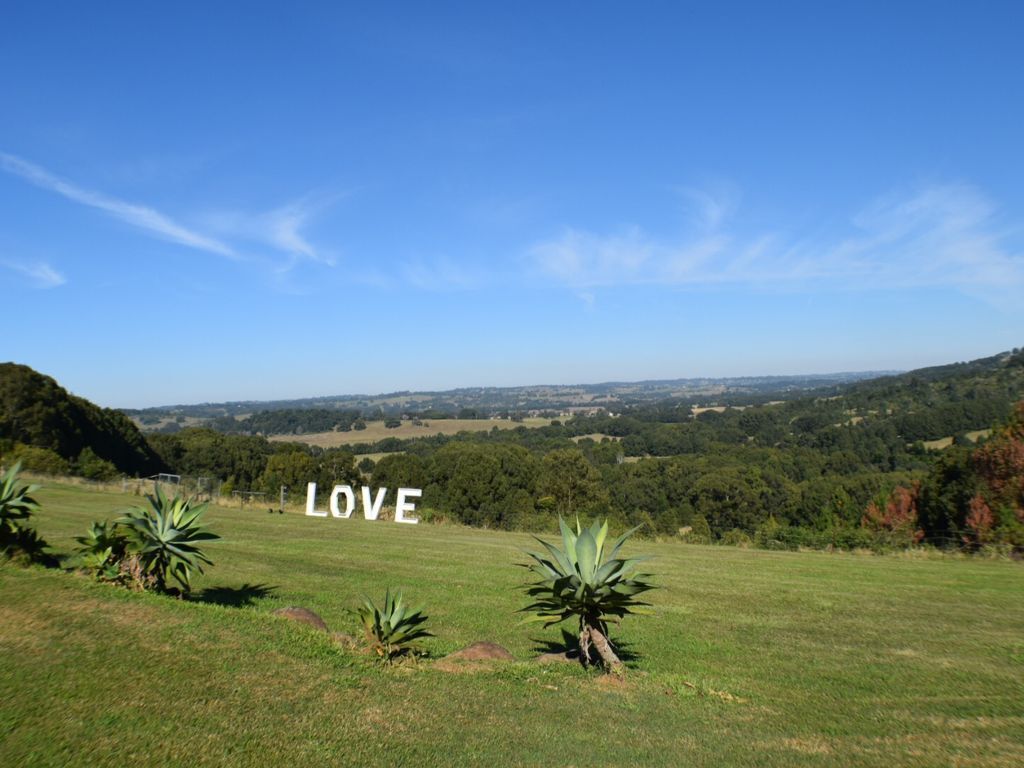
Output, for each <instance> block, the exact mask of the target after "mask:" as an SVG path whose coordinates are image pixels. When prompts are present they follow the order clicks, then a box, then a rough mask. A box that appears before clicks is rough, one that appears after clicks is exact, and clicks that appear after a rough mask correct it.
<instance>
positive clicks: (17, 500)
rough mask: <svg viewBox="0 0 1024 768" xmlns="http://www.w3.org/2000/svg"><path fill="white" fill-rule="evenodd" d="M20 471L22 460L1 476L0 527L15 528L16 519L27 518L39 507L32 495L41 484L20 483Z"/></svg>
mask: <svg viewBox="0 0 1024 768" xmlns="http://www.w3.org/2000/svg"><path fill="white" fill-rule="evenodd" d="M19 472H21V462H20V461H19V462H17V463H15V465H14V466H13V467H11V468H10V469H8V470H7V471H6V472H4V474H3V477H2V478H0V528H5V529H13V528H14V527H15V525H16V521H20V520H27V519H28V518H30V517H31V516H32V513H33V512H35V510H36V509H37V508H38V507H39V503H38V502H37V501H36V500H35V499H34V498H33V497H32V495H31V494H33V493H35V492H36V491H38V490H39V486H38V485H34V484H29V485H24V484H19V482H18V473H19Z"/></svg>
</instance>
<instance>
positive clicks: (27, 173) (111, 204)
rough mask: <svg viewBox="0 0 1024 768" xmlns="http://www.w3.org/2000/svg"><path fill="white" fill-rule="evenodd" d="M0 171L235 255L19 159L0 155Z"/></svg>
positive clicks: (170, 236)
mask: <svg viewBox="0 0 1024 768" xmlns="http://www.w3.org/2000/svg"><path fill="white" fill-rule="evenodd" d="M0 168H3V170H5V171H6V172H7V173H11V174H14V175H15V176H20V177H21V178H23V179H25V180H26V181H28V182H30V183H32V184H35V185H36V186H37V187H40V188H42V189H46V190H49V191H51V192H56V193H57V194H59V195H62V196H64V197H66V198H67V199H68V200H72V201H74V202H76V203H81V204H82V205H87V206H89V207H91V208H96V209H98V210H101V211H103V212H104V213H106V214H108V215H110V216H113V217H114V218H115V219H119V220H121V221H123V222H125V223H127V224H131V225H132V226H134V227H138V228H140V229H143V230H146V231H147V232H149V233H151V234H153V235H156V236H157V237H160V238H162V239H165V240H170V241H171V242H175V243H180V244H181V245H186V246H188V247H190V248H196V249H198V250H201V251H208V252H209V253H215V254H218V255H221V256H228V257H235V256H236V254H235V251H234V250H233V249H232V248H231V247H230V246H228V245H227V244H225V243H223V242H221V241H219V240H215V239H214V238H211V237H207V236H206V235H203V234H201V233H199V232H196V231H194V230H192V229H189V228H187V227H185V226H182V225H181V224H179V223H177V222H176V221H174V220H173V219H171V218H170V217H169V216H166V215H164V214H162V213H160V212H159V211H157V210H154V209H153V208H149V207H147V206H144V205H139V204H137V203H130V202H127V201H125V200H119V199H117V198H115V197H110V196H108V195H105V194H103V193H101V192H95V191H93V190H89V189H84V188H82V187H80V186H78V185H76V184H72V183H71V182H69V181H66V180H64V179H62V178H60V177H58V176H55V175H54V174H52V173H50V172H49V171H47V170H45V169H43V168H40V167H39V166H38V165H35V164H33V163H30V162H28V161H27V160H23V159H21V158H20V157H16V156H14V155H9V154H6V153H2V152H0Z"/></svg>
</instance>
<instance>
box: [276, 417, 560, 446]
mask: <svg viewBox="0 0 1024 768" xmlns="http://www.w3.org/2000/svg"><path fill="white" fill-rule="evenodd" d="M550 423H551V419H541V418H533V419H523V420H522V421H509V420H507V419H435V420H430V419H428V420H426V421H424V422H423V426H416V425H414V424H413V423H412V422H411V421H403V422H402V425H401V426H400V427H395V428H393V429H388V428H387V427H385V426H384V422H383V421H368V422H366V429H362V430H355V429H353V430H352V431H351V432H311V433H310V434H308V435H273V436H271V437H270V438H269V439H270V440H274V441H277V442H288V443H295V442H299V443H308V444H309V445H317V446H320V447H321V448H334V447H336V446H339V445H354V444H355V443H375V442H377V441H378V440H383V439H384V438H386V437H397V438H399V439H401V440H408V439H409V438H411V437H432V436H433V435H438V434H440V435H454V434H457V433H459V432H489V431H490V430H492V429H495V428H497V429H515V428H516V427H546V426H548V425H549V424H550Z"/></svg>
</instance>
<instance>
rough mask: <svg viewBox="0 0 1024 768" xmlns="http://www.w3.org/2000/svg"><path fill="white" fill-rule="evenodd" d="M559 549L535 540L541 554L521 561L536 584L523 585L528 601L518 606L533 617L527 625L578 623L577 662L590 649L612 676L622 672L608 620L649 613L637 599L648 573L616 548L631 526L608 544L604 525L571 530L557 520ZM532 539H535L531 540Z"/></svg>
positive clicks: (644, 588) (587, 656) (635, 559)
mask: <svg viewBox="0 0 1024 768" xmlns="http://www.w3.org/2000/svg"><path fill="white" fill-rule="evenodd" d="M558 525H559V527H560V528H561V531H562V549H559V548H558V547H556V546H555V545H554V544H549V543H548V542H546V541H544V540H542V539H537V541H539V542H540V543H541V544H542V545H543V546H544V549H545V551H544V552H543V553H536V552H527V553H526V554H527V555H529V556H530V557H531V558H532V559H533V562H531V563H524V564H523V566H524V567H525V568H528V569H529V570H530V571H532V572H533V573H534V574H536V575H537V576H539V577H540V579H539V580H538V581H534V582H531V583H529V584H528V585H527V590H526V591H527V594H528V595H530V597H532V598H534V602H533V603H531V604H530V605H528V606H526V607H525V608H523V609H522V610H523V611H526V612H529V613H531V614H533V615H532V616H530V617H528V618H527V619H526V621H527V622H544V626H545V627H548V626H551V625H552V624H558V623H559V622H561V621H565V620H566V619H569V618H573V617H575V618H577V619H578V620H579V650H580V660H581V661H582V662H583V663H584V664H586V663H588V662H589V661H590V649H591V648H593V649H594V650H595V651H597V654H598V657H599V658H600V659H601V662H602V663H603V664H604V666H605V667H606V668H607V669H609V670H610V671H613V672H620V671H621V670H622V661H621V660H620V659H619V657H618V655H616V653H615V650H614V649H613V648H612V645H611V643H610V642H609V640H608V622H609V621H613V622H616V623H617V622H618V621H619V620H621V619H622V617H623V616H625V615H627V614H631V613H632V614H644V613H649V611H648V610H646V608H645V606H647V605H648V604H647V603H643V602H641V601H639V600H638V599H637V595H640V594H641V593H643V592H646V591H648V590H649V589H653V588H654V587H653V585H652V584H650V583H648V582H647V581H645V579H646V578H647V577H648V576H649V575H650V574H646V573H637V572H636V567H637V564H638V563H640V562H641V561H643V560H645V559H646V558H644V557H633V558H620V557H619V556H618V554H619V550H620V549H621V548H622V545H623V544H624V543H625V541H626V539H628V538H629V537H630V536H631V535H632V534H633V532H634V531H636V528H633V529H632V530H629V531H627V532H626V533H624V534H623V535H622V536H619V537H618V538H617V539H615V540H614V541H613V542H611V543H610V544H609V542H608V523H607V522H605V523H603V524H600V523H598V522H595V523H594V524H593V525H592V526H590V528H587V529H585V530H584V529H581V528H580V523H579V520H577V521H576V530H575V531H573V530H572V529H571V528H570V527H569V526H568V525H566V523H565V521H564V520H563V519H562V518H561V517H559V518H558ZM535 538H536V537H535Z"/></svg>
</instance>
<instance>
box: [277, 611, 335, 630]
mask: <svg viewBox="0 0 1024 768" xmlns="http://www.w3.org/2000/svg"><path fill="white" fill-rule="evenodd" d="M274 616H283V617H284V618H286V619H291V620H292V621H298V622H301V623H303V624H308V625H309V626H311V627H313V629H319V630H320V631H321V632H326V631H327V623H326V622H325V621H324V620H323V619H321V618H320V617H319V616H318V615H317V614H315V613H314V612H313V611H311V610H309V609H308V608H300V607H299V606H297V605H289V606H287V607H285V608H278V609H277V610H276V611H274Z"/></svg>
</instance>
